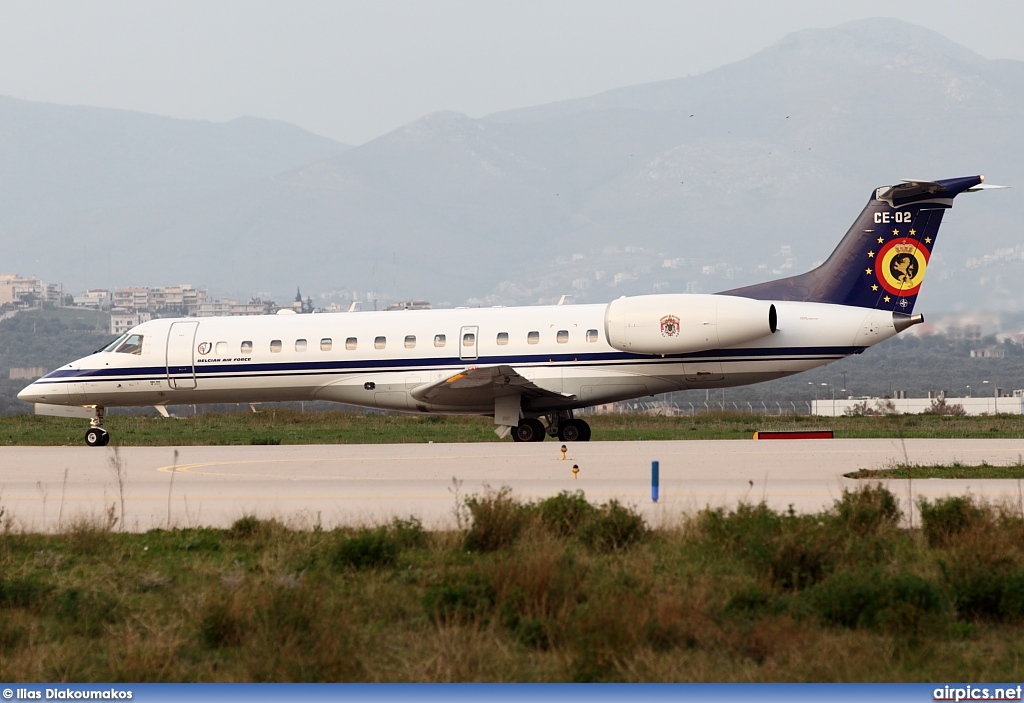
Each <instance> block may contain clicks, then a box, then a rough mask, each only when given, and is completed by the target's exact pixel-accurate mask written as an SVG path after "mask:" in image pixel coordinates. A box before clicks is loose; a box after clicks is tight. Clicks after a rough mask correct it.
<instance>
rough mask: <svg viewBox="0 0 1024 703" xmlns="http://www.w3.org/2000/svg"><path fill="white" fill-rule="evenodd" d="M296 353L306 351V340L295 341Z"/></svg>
mask: <svg viewBox="0 0 1024 703" xmlns="http://www.w3.org/2000/svg"><path fill="white" fill-rule="evenodd" d="M295 351H306V340H305V339H296V340H295Z"/></svg>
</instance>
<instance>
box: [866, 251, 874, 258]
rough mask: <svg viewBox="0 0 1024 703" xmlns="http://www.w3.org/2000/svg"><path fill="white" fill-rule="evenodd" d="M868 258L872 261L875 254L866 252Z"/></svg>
mask: <svg viewBox="0 0 1024 703" xmlns="http://www.w3.org/2000/svg"><path fill="white" fill-rule="evenodd" d="M868 258H869V259H873V258H875V252H873V251H869V252H868Z"/></svg>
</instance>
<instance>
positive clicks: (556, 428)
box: [512, 411, 590, 442]
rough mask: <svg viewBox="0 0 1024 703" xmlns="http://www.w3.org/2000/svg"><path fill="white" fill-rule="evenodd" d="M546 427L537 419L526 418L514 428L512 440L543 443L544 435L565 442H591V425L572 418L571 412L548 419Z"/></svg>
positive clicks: (550, 416) (564, 412) (551, 416)
mask: <svg viewBox="0 0 1024 703" xmlns="http://www.w3.org/2000/svg"><path fill="white" fill-rule="evenodd" d="M547 420H548V426H547V427H545V426H544V423H542V422H541V421H540V420H538V419H537V418H533V417H524V418H523V419H522V420H520V421H519V424H518V425H517V426H516V427H513V428H512V440H513V441H515V442H543V441H544V435H546V434H549V435H551V436H552V437H558V439H560V440H561V441H563V442H589V441H590V425H588V424H587V423H586V422H584V421H583V420H577V419H574V418H573V417H572V413H571V411H563V412H560V413H558V414H557V415H549V416H548V417H547Z"/></svg>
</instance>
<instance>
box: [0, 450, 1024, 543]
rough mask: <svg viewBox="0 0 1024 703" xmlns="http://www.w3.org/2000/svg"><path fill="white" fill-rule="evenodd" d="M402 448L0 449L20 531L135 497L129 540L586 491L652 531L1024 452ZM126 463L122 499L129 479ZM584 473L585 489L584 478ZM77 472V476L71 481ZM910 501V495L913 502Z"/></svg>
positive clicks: (989, 490)
mask: <svg viewBox="0 0 1024 703" xmlns="http://www.w3.org/2000/svg"><path fill="white" fill-rule="evenodd" d="M559 447H560V443H558V442H551V441H546V442H543V443H538V444H513V443H510V442H508V443H492V444H389V445H351V444H349V445H341V444H338V445H304V446H267V447H262V446H259V447H257V446H252V447H249V446H237V447H236V446H232V447H179V448H174V447H135V448H122V449H120V450H119V451H118V453H117V454H116V455H115V452H114V450H113V449H112V448H110V447H107V448H103V449H100V448H90V447H84V446H83V447H0V507H2V509H3V510H4V511H5V514H4V519H8V518H13V520H14V523H13V526H14V529H24V530H30V531H53V530H57V529H60V528H61V527H66V526H67V525H68V524H69V523H71V522H72V521H75V520H81V519H83V518H85V519H93V520H103V519H104V516H105V515H106V513H107V511H108V510H109V509H110V507H111V506H114V514H115V515H118V516H119V515H120V512H121V498H122V497H123V504H124V513H125V519H124V524H125V526H126V528H127V529H129V530H137V531H145V530H149V529H152V528H159V527H167V526H168V525H170V526H171V527H197V526H227V525H229V524H231V522H233V521H234V520H235V519H237V518H239V517H241V516H242V515H245V514H248V513H255V514H256V515H258V516H259V517H263V518H270V517H276V518H278V519H281V520H283V521H285V522H287V523H289V524H293V525H296V526H312V525H314V524H316V523H317V522H318V521H319V522H320V523H321V524H322V525H323V526H324V527H332V526H334V525H338V524H360V523H376V522H380V521H387V520H389V519H390V518H392V517H394V516H409V515H415V516H417V517H419V518H420V519H422V520H423V522H424V524H425V525H426V526H428V527H442V526H454V508H455V505H456V502H457V500H458V499H460V498H464V497H465V496H466V495H470V494H474V493H476V494H479V493H482V492H483V491H484V490H486V487H487V486H491V487H492V488H500V487H501V486H510V487H511V488H512V489H513V492H514V494H515V495H517V496H520V497H522V498H524V499H536V498H543V497H547V496H551V495H555V494H557V493H558V492H559V491H563V490H575V489H580V490H583V491H584V492H585V493H586V495H587V498H588V499H589V500H591V501H592V502H604V501H606V500H608V499H610V498H618V499H619V500H620V501H623V502H625V503H627V504H631V505H634V506H636V507H638V508H639V509H640V510H641V511H642V512H643V513H644V515H645V516H646V517H647V518H648V520H649V521H650V522H651V523H652V524H654V525H659V524H671V523H673V522H674V521H676V520H677V519H678V516H679V515H680V514H681V513H683V512H685V511H692V510H695V509H699V508H702V507H705V506H707V505H712V506H720V505H724V506H734V505H735V504H736V503H738V502H739V501H744V500H745V501H750V502H759V501H761V500H762V499H763V500H765V501H766V502H767V503H768V504H769V505H770V506H772V507H774V508H776V509H785V508H787V507H788V506H789V505H793V506H794V507H795V509H796V510H798V511H805V512H809V511H817V510H820V509H822V508H827V507H829V506H831V505H832V501H833V500H834V499H835V498H836V497H838V496H839V495H840V494H841V493H842V490H843V488H844V487H853V486H855V485H857V482H856V481H853V480H851V479H846V478H843V477H842V475H843V474H844V473H846V472H849V471H854V470H856V469H859V468H883V467H885V466H887V465H889V464H892V463H896V462H903V461H904V460H905V459H909V461H910V462H912V463H917V464H924V463H932V462H936V463H949V462H952V461H954V460H960V461H962V462H964V463H972V464H973V463H980V462H981V461H982V460H984V461H987V462H989V463H990V464H1010V463H1014V462H1016V461H1019V460H1020V458H1021V457H1022V456H1024V440H1020V439H1009V440H1001V439H994V440H989V439H964V440H955V439H954V440H933V439H908V440H906V444H905V451H906V456H905V455H904V445H903V444H902V443H901V442H900V441H899V440H890V439H868V440H860V439H845V440H789V441H764V440H762V441H753V440H735V441H679V442H589V443H581V444H575V445H572V444H570V445H568V449H569V451H568V459H567V460H564V461H563V460H562V459H561V453H560V451H559ZM654 459H656V460H658V461H659V462H660V466H661V491H660V492H661V498H660V501H659V503H658V504H657V505H655V504H653V503H652V502H651V488H650V480H651V461H652V460H654ZM118 462H119V464H120V467H121V474H122V476H123V482H122V485H123V489H121V488H119V481H118V478H117V473H118V471H117V465H118ZM573 464H578V465H579V467H580V472H579V477H578V478H577V479H574V478H573V474H572V466H573ZM65 472H66V475H67V479H66V481H65ZM889 484H890V485H889V487H890V490H892V491H893V492H894V493H895V494H896V495H897V496H898V497H899V498H900V499H901V502H903V504H904V509H906V503H907V499H908V498H909V497H911V495H912V497H913V499H914V500H916V499H917V498H918V497H920V496H926V497H929V498H933V497H936V496H940V495H950V494H964V493H968V492H969V493H971V494H973V495H975V496H979V497H984V498H986V499H989V500H993V501H1000V500H1009V501H1011V502H1012V503H1013V504H1014V505H1016V504H1017V502H1018V499H1019V496H1020V493H1019V491H1020V490H1021V488H1020V482H1018V481H1013V480H1011V481H1004V480H999V481H997V480H986V481H982V480H975V481H950V480H937V479H932V480H920V481H914V482H913V483H912V485H908V482H907V481H905V480H902V481H891V482H889ZM911 492H912V493H911Z"/></svg>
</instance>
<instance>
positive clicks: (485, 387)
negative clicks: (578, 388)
mask: <svg viewBox="0 0 1024 703" xmlns="http://www.w3.org/2000/svg"><path fill="white" fill-rule="evenodd" d="M409 394H410V395H411V396H412V397H413V398H415V399H416V400H420V401H424V402H428V403H436V404H438V405H465V406H482V405H487V404H489V403H492V402H494V399H495V398H500V397H502V396H509V395H521V396H524V397H526V398H559V399H562V400H568V399H570V398H572V396H571V395H565V394H563V393H555V392H554V391H549V390H546V389H544V388H541V387H540V386H538V385H537V384H535V383H534V382H533V381H531V380H530V379H528V378H526V377H525V376H523V375H522V374H520V373H519V372H518V371H516V370H515V369H514V368H512V367H511V366H504V365H503V366H473V367H471V368H468V369H465V370H463V371H459V372H457V373H455V374H452V375H451V376H449V377H448V378H444V379H441V380H440V381H431V382H430V383H424V384H423V385H421V386H416V387H415V388H413V389H412V390H411V391H409Z"/></svg>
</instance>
